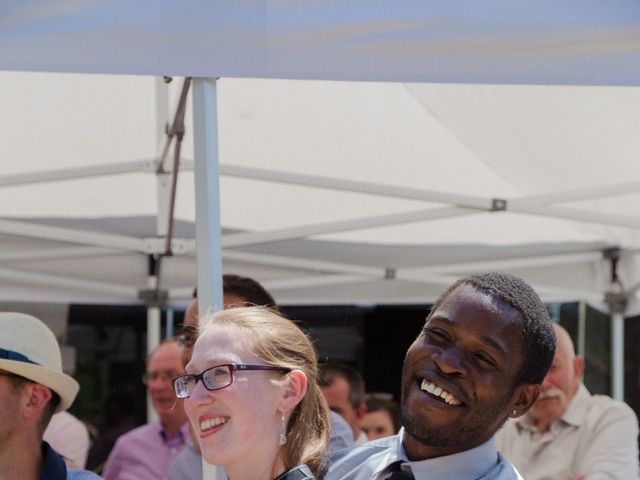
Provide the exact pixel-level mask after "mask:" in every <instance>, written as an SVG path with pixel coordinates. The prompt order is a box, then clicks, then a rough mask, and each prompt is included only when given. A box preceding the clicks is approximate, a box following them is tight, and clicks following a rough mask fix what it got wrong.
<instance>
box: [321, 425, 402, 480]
mask: <svg viewBox="0 0 640 480" xmlns="http://www.w3.org/2000/svg"><path fill="white" fill-rule="evenodd" d="M397 441H398V436H397V435H393V436H391V437H384V438H380V439H378V440H373V441H372V442H367V443H365V444H363V445H359V446H357V447H353V448H348V449H345V450H341V451H339V452H337V453H336V454H335V455H334V456H333V457H332V459H331V466H330V467H329V471H328V472H327V475H326V477H325V480H340V479H348V478H355V477H356V476H357V477H358V478H366V476H367V474H373V473H374V472H375V471H376V470H377V469H378V467H384V466H385V465H382V466H381V465H380V462H382V461H383V458H385V459H386V458H387V455H386V453H388V452H389V451H390V450H391V449H392V448H393V446H394V445H395V444H396V442H397Z"/></svg>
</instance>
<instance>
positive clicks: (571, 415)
mask: <svg viewBox="0 0 640 480" xmlns="http://www.w3.org/2000/svg"><path fill="white" fill-rule="evenodd" d="M590 397H591V394H590V393H589V390H587V387H585V386H584V385H583V384H582V383H580V386H579V387H578V391H577V392H576V394H575V395H574V396H573V398H572V399H571V403H570V404H569V408H567V411H566V412H564V415H562V420H563V421H564V422H566V423H568V424H569V425H575V426H579V425H582V423H584V421H585V419H586V417H587V408H586V407H587V406H588V403H589V398H590Z"/></svg>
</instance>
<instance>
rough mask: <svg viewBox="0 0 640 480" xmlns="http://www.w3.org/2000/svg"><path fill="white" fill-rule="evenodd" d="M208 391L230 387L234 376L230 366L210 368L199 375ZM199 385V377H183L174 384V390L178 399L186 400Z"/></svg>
mask: <svg viewBox="0 0 640 480" xmlns="http://www.w3.org/2000/svg"><path fill="white" fill-rule="evenodd" d="M199 377H200V378H202V382H203V383H204V386H205V387H206V389H207V390H220V389H221V388H224V387H228V386H229V385H231V383H232V382H233V376H232V373H231V368H230V366H229V365H218V366H216V367H212V368H209V369H207V370H205V371H204V372H202V373H201V374H200V375H199ZM196 383H198V376H197V375H183V376H181V377H178V378H176V379H175V380H174V382H173V388H174V389H175V391H176V395H177V396H178V398H186V397H188V396H190V395H191V393H192V392H193V389H194V388H195V387H196Z"/></svg>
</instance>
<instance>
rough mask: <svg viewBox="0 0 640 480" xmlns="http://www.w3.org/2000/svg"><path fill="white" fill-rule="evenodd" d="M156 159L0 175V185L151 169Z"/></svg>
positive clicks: (53, 180)
mask: <svg viewBox="0 0 640 480" xmlns="http://www.w3.org/2000/svg"><path fill="white" fill-rule="evenodd" d="M155 162H156V160H155V159H154V160H132V161H128V162H119V163H107V164H104V165H93V166H89V167H74V168H60V169H57V170H42V171H39V172H31V173H20V174H14V175H1V176H0V187H8V186H15V185H31V184H34V183H42V182H55V181H61V180H74V179H78V178H91V177H101V176H105V175H121V174H124V173H132V172H144V171H151V170H152V169H153V167H154V165H155Z"/></svg>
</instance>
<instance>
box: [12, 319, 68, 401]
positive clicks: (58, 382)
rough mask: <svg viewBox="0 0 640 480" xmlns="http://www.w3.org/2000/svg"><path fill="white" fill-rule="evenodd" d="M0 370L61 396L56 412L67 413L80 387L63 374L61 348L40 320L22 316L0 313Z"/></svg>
mask: <svg viewBox="0 0 640 480" xmlns="http://www.w3.org/2000/svg"><path fill="white" fill-rule="evenodd" d="M0 332H1V333H0V370H4V371H7V372H12V373H15V374H16V375H20V376H21V377H24V378H28V379H29V380H32V381H34V382H36V383H40V384H42V385H44V386H45V387H49V388H50V389H51V390H53V391H54V392H56V393H57V394H58V395H60V405H58V408H57V409H56V412H60V411H62V410H66V409H67V408H68V407H69V406H70V405H71V404H72V403H73V400H74V399H75V398H76V394H77V393H78V390H79V389H80V385H78V382H76V381H75V380H74V379H73V378H71V377H70V376H69V375H66V374H64V373H62V357H61V355H60V347H59V346H58V341H57V340H56V337H55V336H54V335H53V332H52V331H51V330H50V329H49V327H47V326H46V325H45V324H44V323H43V322H42V321H40V320H38V319H37V318H35V317H32V316H31V315H25V314H24V313H13V312H0Z"/></svg>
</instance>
